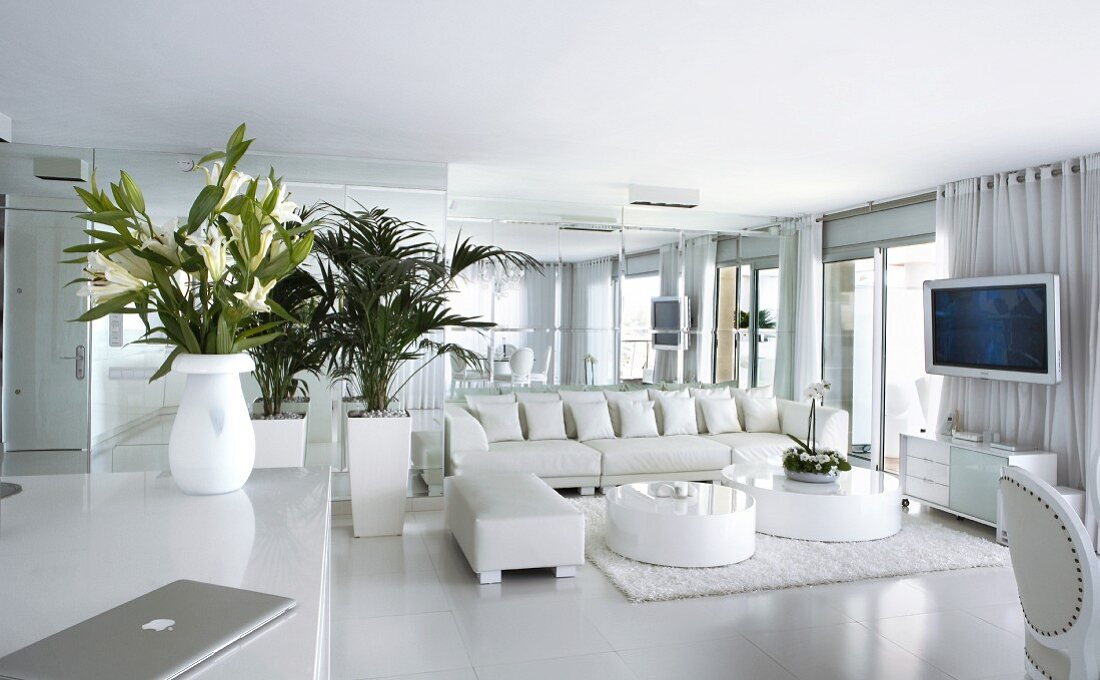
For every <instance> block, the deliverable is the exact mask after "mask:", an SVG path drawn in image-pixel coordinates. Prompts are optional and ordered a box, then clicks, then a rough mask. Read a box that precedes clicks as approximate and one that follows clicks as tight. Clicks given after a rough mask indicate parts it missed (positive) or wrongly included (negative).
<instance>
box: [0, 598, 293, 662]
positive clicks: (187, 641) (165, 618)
mask: <svg viewBox="0 0 1100 680" xmlns="http://www.w3.org/2000/svg"><path fill="white" fill-rule="evenodd" d="M296 604H297V603H296V602H295V601H294V600H291V599H288V598H285V597H278V596H276V595H265V594H264V593H256V592H252V591H250V590H240V589H238V588H227V587H225V586H217V585H213V584H210V583H199V582H197V581H176V582H174V583H169V584H168V585H166V586H164V587H163V588H158V589H156V590H154V591H153V592H151V593H147V594H145V595H142V596H141V597H138V598H136V599H133V600H130V601H129V602H127V603H125V604H122V605H119V606H117V607H115V608H114V609H111V610H108V611H105V612H103V613H102V614H98V615H96V616H93V617H92V618H90V619H88V620H86V621H83V622H81V623H78V624H76V625H75V626H72V627H71V628H66V629H65V630H63V631H61V632H60V633H57V634H55V635H51V636H50V637H48V638H45V639H44V640H39V641H38V642H35V643H34V644H32V645H29V646H27V647H24V648H23V649H20V650H18V651H16V652H12V653H11V654H9V655H7V656H5V657H4V658H2V659H0V678H10V679H12V680H78V679H79V680H131V679H132V680H171V678H175V677H177V676H179V675H181V674H183V673H184V672H186V671H187V670H189V669H191V668H193V667H194V666H196V665H197V664H199V663H202V661H204V660H205V659H207V658H209V657H211V656H213V655H214V654H216V653H218V652H219V651H221V650H222V649H223V648H225V647H227V646H228V645H231V644H233V643H234V642H236V641H237V640H240V639H241V638H243V637H244V636H246V635H248V634H249V633H251V632H252V631H254V630H256V629H257V628H260V627H261V626H263V625H264V624H266V623H268V622H269V621H271V620H273V619H275V618H277V617H279V616H280V615H282V614H284V613H285V612H287V611H289V610H290V609H292V608H293V607H294V606H295V605H296Z"/></svg>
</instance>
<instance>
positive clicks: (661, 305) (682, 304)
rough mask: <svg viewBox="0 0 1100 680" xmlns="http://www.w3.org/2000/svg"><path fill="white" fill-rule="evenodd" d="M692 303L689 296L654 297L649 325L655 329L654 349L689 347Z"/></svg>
mask: <svg viewBox="0 0 1100 680" xmlns="http://www.w3.org/2000/svg"><path fill="white" fill-rule="evenodd" d="M689 313H690V304H689V302H688V299H687V297H678V296H675V295H666V296H662V297H655V298H653V300H652V302H651V306H650V315H649V324H650V325H649V327H650V328H652V329H653V349H687V348H688V334H687V333H684V332H682V330H683V329H684V328H685V327H687V324H688V319H689V318H690V317H689Z"/></svg>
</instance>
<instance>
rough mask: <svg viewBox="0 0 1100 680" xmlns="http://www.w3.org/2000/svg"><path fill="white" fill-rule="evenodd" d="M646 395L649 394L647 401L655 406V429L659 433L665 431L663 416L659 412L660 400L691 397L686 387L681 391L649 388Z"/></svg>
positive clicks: (661, 412)
mask: <svg viewBox="0 0 1100 680" xmlns="http://www.w3.org/2000/svg"><path fill="white" fill-rule="evenodd" d="M647 393H648V394H649V400H650V401H652V402H653V403H655V404H657V408H656V412H657V429H659V430H660V431H661V432H664V431H665V414H664V412H663V411H662V410H661V399H663V398H664V399H687V398H688V397H690V396H691V394H690V393H689V392H688V391H687V388H686V387H685V388H684V389H682V390H655V389H652V388H650V389H649V390H647Z"/></svg>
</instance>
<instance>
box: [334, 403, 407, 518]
mask: <svg viewBox="0 0 1100 680" xmlns="http://www.w3.org/2000/svg"><path fill="white" fill-rule="evenodd" d="M347 432H348V435H347V436H348V439H347V447H348V449H347V450H348V475H349V477H350V478H351V519H352V533H354V534H355V536H356V537H357V538H358V537H364V536H400V535H401V533H402V532H403V531H404V527H405V497H406V495H407V494H406V490H407V489H408V486H409V451H410V448H411V444H412V418H410V417H408V416H407V415H406V416H405V417H403V418H348V419H347Z"/></svg>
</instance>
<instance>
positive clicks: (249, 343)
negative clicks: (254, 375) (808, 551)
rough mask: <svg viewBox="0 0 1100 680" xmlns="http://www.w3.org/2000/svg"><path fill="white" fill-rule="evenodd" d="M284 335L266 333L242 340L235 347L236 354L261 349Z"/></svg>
mask: <svg viewBox="0 0 1100 680" xmlns="http://www.w3.org/2000/svg"><path fill="white" fill-rule="evenodd" d="M280 335H282V333H265V334H264V335H254V336H252V337H249V338H241V339H239V340H237V342H236V343H235V344H234V345H233V351H234V352H243V351H245V350H247V349H251V348H253V347H259V346H260V345H263V344H265V343H268V342H271V341H272V340H274V339H275V338H277V337H279V336H280Z"/></svg>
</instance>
